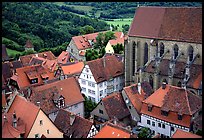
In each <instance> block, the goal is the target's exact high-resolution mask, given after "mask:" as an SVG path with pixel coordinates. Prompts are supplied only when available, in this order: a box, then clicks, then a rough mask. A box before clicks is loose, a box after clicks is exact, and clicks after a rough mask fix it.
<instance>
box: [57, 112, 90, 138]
mask: <svg viewBox="0 0 204 140" xmlns="http://www.w3.org/2000/svg"><path fill="white" fill-rule="evenodd" d="M72 114H73V113H72ZM73 115H74V117H75V119H74V122H73V124H72V125H70V116H71V112H69V111H67V110H64V109H60V110H59V112H58V114H57V116H56V119H55V121H54V124H55V125H56V126H57V127H58V129H59V130H60V131H61V132H63V133H64V135H66V136H68V137H69V136H70V135H72V138H87V136H88V134H89V131H90V130H91V127H92V125H93V124H92V123H91V122H90V121H89V120H87V119H84V118H82V117H80V116H77V115H75V114H73Z"/></svg>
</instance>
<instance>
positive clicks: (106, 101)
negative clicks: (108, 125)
mask: <svg viewBox="0 0 204 140" xmlns="http://www.w3.org/2000/svg"><path fill="white" fill-rule="evenodd" d="M102 102H103V105H104V107H105V110H106V112H107V114H108V116H109V118H110V119H113V118H114V117H116V118H117V119H119V120H120V119H123V118H125V117H127V116H128V115H130V112H129V110H128V108H127V106H126V104H125V102H124V100H123V97H122V95H121V93H119V92H117V93H112V94H111V95H109V96H106V97H105V98H103V99H102Z"/></svg>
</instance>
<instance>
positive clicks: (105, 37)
mask: <svg viewBox="0 0 204 140" xmlns="http://www.w3.org/2000/svg"><path fill="white" fill-rule="evenodd" d="M115 38H116V37H115V35H114V32H112V31H108V32H106V33H99V34H98V36H97V37H96V43H94V48H95V49H102V48H103V47H105V46H106V45H107V43H108V41H109V40H110V39H115Z"/></svg>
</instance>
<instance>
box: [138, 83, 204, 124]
mask: <svg viewBox="0 0 204 140" xmlns="http://www.w3.org/2000/svg"><path fill="white" fill-rule="evenodd" d="M148 104H151V105H152V106H153V109H152V111H151V112H150V111H148V109H147V107H148ZM200 108H202V100H201V98H200V97H198V96H197V95H194V94H193V93H191V92H190V91H188V90H185V89H182V88H180V87H175V86H171V85H168V84H167V85H166V88H165V89H162V87H160V88H159V89H158V90H156V91H155V92H154V93H153V94H152V95H151V96H149V97H148V98H147V99H145V100H144V101H143V105H142V109H141V113H142V114H147V115H149V116H153V117H156V118H158V119H161V120H165V121H167V122H171V123H175V124H179V125H182V126H186V127H189V126H190V119H191V116H192V115H193V114H194V113H195V112H196V111H198V110H199V109H200ZM161 110H165V111H169V115H168V116H163V115H161ZM177 114H182V115H183V119H182V120H178V119H177Z"/></svg>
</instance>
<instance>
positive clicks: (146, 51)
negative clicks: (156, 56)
mask: <svg viewBox="0 0 204 140" xmlns="http://www.w3.org/2000/svg"><path fill="white" fill-rule="evenodd" d="M147 61H148V44H147V43H146V42H145V46H144V65H145V64H146V63H147Z"/></svg>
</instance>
